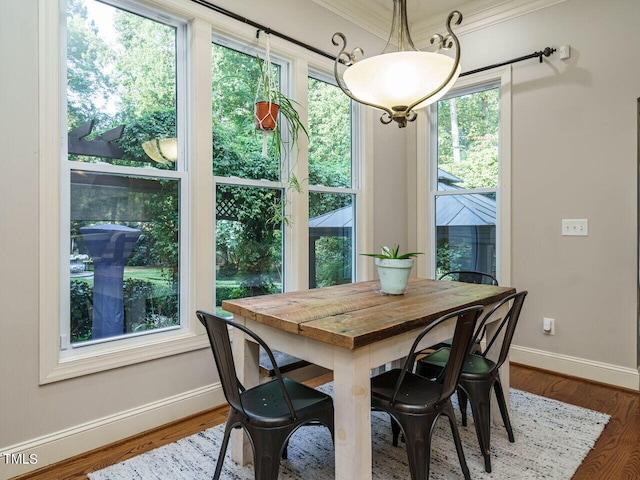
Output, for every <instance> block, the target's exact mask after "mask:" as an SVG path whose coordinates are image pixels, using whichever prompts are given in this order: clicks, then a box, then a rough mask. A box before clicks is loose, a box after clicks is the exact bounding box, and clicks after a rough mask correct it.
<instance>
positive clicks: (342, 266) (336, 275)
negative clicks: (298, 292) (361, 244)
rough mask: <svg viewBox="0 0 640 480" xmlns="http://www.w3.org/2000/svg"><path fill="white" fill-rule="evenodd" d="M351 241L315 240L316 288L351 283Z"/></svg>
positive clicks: (326, 238) (324, 238) (346, 238)
mask: <svg viewBox="0 0 640 480" xmlns="http://www.w3.org/2000/svg"><path fill="white" fill-rule="evenodd" d="M351 240H352V239H351V237H322V238H320V239H318V240H316V242H315V253H316V265H315V273H316V279H315V280H316V287H328V286H331V285H339V284H342V283H350V282H351V279H352V275H353V268H352V265H353V263H352V260H351V252H352V242H351Z"/></svg>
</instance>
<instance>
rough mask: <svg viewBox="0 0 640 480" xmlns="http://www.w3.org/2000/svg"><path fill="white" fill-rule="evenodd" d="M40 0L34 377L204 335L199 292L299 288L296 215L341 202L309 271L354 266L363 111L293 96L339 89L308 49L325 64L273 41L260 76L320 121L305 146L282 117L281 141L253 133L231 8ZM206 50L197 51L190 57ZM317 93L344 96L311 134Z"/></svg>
mask: <svg viewBox="0 0 640 480" xmlns="http://www.w3.org/2000/svg"><path fill="white" fill-rule="evenodd" d="M41 6H42V9H43V14H42V15H40V17H39V18H40V29H41V34H42V41H41V42H39V45H40V55H39V67H40V72H41V75H40V79H41V80H40V88H39V98H40V100H39V105H40V107H41V108H40V109H39V115H40V117H39V119H40V128H39V131H40V147H41V148H40V162H39V169H40V172H39V178H40V199H41V201H40V231H41V234H42V235H43V238H47V239H51V240H50V241H47V242H42V243H41V250H40V252H39V255H40V259H41V261H40V275H39V278H40V296H41V307H42V308H41V316H40V335H39V337H40V353H41V355H40V359H41V361H40V381H41V383H49V382H55V381H58V380H63V379H67V378H72V377H76V376H79V375H85V374H91V373H94V372H98V371H103V370H108V369H111V368H116V367H119V366H123V365H129V364H134V363H138V362H142V361H146V360H152V359H155V358H159V357H163V356H167V355H173V354H177V353H182V352H186V351H190V350H193V349H197V348H203V347H205V346H206V345H207V339H206V335H205V334H204V332H203V331H202V329H201V328H199V327H200V326H199V325H198V324H197V322H193V321H190V318H191V317H192V316H193V312H194V311H195V309H196V308H207V307H206V306H207V305H209V306H210V307H208V308H211V309H213V308H214V305H215V306H216V308H217V309H218V313H224V312H222V311H221V309H220V304H221V303H222V301H223V300H224V299H225V298H236V297H244V296H248V295H258V294H265V293H275V292H281V291H285V290H292V289H300V288H306V287H307V286H308V285H309V271H310V270H311V269H312V267H311V265H310V263H311V264H313V265H314V266H316V265H319V263H318V260H317V259H315V260H313V261H311V260H310V255H309V248H308V246H309V236H310V227H309V219H310V217H311V218H313V219H318V217H322V216H323V215H327V214H329V215H332V214H334V213H335V211H336V210H338V211H343V212H348V215H347V216H346V217H345V218H346V219H348V222H347V224H345V225H343V227H344V228H342V230H341V231H337V230H335V229H334V230H332V231H331V232H329V233H330V235H326V234H323V235H321V236H322V237H323V240H322V241H321V242H320V243H319V247H318V248H317V249H316V252H319V254H320V255H321V261H322V266H323V267H324V266H325V265H326V268H324V271H322V272H320V273H317V274H316V273H314V275H313V279H314V280H313V281H314V282H316V284H317V285H329V284H334V283H339V282H345V281H351V280H353V278H354V276H355V274H354V262H353V252H354V251H355V248H354V247H353V242H354V239H356V238H357V239H359V241H363V240H362V239H364V238H365V236H364V235H355V234H354V232H353V229H354V228H360V229H363V225H362V224H361V225H358V226H356V225H355V223H356V222H355V220H356V216H355V214H354V212H353V211H354V210H355V209H356V207H357V208H358V212H359V215H358V216H357V218H358V219H363V218H366V214H368V211H367V209H366V205H367V202H365V201H363V200H362V198H363V197H362V195H363V193H362V192H361V190H360V188H359V185H358V178H359V175H360V174H361V172H360V169H361V168H362V167H361V163H360V160H359V159H358V155H357V154H352V151H353V152H357V151H358V148H362V149H364V147H359V142H360V141H361V140H360V139H361V138H362V130H363V127H362V125H361V124H359V123H358V122H357V121H355V122H354V121H353V120H354V118H355V119H356V120H357V116H355V115H353V114H352V111H351V108H350V105H349V102H348V101H346V97H344V96H343V98H341V99H340V101H338V98H339V96H338V95H335V94H327V95H328V96H326V98H325V97H321V98H320V100H317V99H314V98H311V97H310V98H308V97H307V95H306V93H307V88H313V89H314V92H320V91H322V92H324V93H325V94H326V93H327V92H330V91H332V90H336V89H335V87H333V86H332V85H330V84H329V82H327V81H326V78H324V77H323V75H322V74H320V73H318V74H316V73H314V74H313V75H312V77H313V79H312V80H309V78H308V77H309V65H313V67H312V69H313V71H314V72H320V71H330V69H331V64H330V62H325V61H324V60H323V59H318V58H317V55H315V54H312V53H308V52H305V51H302V50H300V49H298V48H297V47H292V46H290V45H289V44H288V43H287V42H280V43H279V44H278V41H276V42H274V43H276V44H277V49H274V51H275V50H277V54H272V56H271V58H272V61H273V63H274V66H275V69H274V71H273V75H272V80H273V82H274V84H275V85H276V86H277V88H278V89H279V90H280V91H281V92H282V93H284V94H286V95H287V96H288V97H289V98H292V99H294V100H295V101H296V103H297V107H298V110H299V112H301V118H302V120H303V122H304V126H305V128H306V129H307V130H309V131H310V132H311V131H313V132H316V133H313V134H311V133H310V135H309V139H308V140H309V142H314V145H315V146H314V147H311V148H312V149H313V148H315V149H316V153H314V154H313V155H312V157H313V159H310V157H309V142H308V141H307V136H306V135H304V138H302V135H301V138H300V141H299V142H298V143H297V146H296V147H294V148H292V145H293V142H292V139H291V138H289V136H288V134H287V132H284V134H283V137H282V138H283V140H284V143H282V144H280V145H277V144H276V143H274V142H273V140H274V138H275V136H274V135H273V134H271V135H265V136H263V135H262V133H259V132H256V129H255V126H254V124H255V121H254V118H253V103H254V100H255V96H254V94H253V91H252V82H254V81H255V78H256V76H257V75H258V72H259V71H260V67H259V63H258V61H257V59H256V55H257V54H258V55H260V57H261V58H263V57H264V50H263V49H261V48H260V47H259V46H257V47H256V46H255V42H254V40H253V37H254V35H255V32H254V31H253V32H251V33H250V34H248V33H247V31H244V32H243V31H242V26H240V25H235V26H232V25H229V21H228V19H227V18H211V17H207V18H200V17H198V18H196V19H194V21H193V22H191V23H189V24H187V21H186V20H185V19H187V18H193V11H192V9H191V8H188V7H186V6H182V5H177V4H176V5H173V6H171V9H172V10H169V7H168V6H165V7H158V8H156V7H152V6H151V4H149V3H148V2H140V3H138V2H137V1H135V0H58V2H42V3H41ZM236 27H238V28H236ZM211 32H215V35H214V37H213V39H214V41H213V42H211V40H212V36H211ZM187 33H189V36H188V35H187ZM245 34H247V35H248V37H247V41H246V42H244V43H243V42H241V41H240V40H239V39H241V38H243V36H244V35H245ZM223 35H224V37H223ZM187 38H190V39H191V40H190V41H189V42H187ZM230 38H234V39H235V40H233V41H232V40H230ZM206 51H209V52H211V53H212V64H211V65H209V64H207V62H205V63H203V62H195V61H192V59H193V58H195V57H194V53H196V52H197V53H198V58H203V57H204V56H206V55H205V54H203V52H206ZM283 52H284V53H283ZM315 81H319V82H320V83H319V84H318V86H317V88H316V86H313V87H310V86H309V85H310V84H308V82H315ZM292 86H293V87H295V88H292ZM209 88H210V89H211V90H209ZM209 92H211V96H209V95H210V94H209ZM292 92H294V93H295V95H294V94H292ZM329 98H331V99H330V100H329ZM310 103H313V106H312V107H311V108H310V107H309V104H310ZM324 103H327V104H328V105H330V106H331V108H334V109H339V110H340V112H333V114H332V115H333V117H335V118H333V117H332V118H333V119H332V121H334V122H335V121H338V122H339V124H340V130H339V131H338V130H336V138H335V143H333V144H325V145H322V142H323V139H322V136H323V135H324V133H323V130H322V128H325V127H326V125H325V124H324V120H318V119H319V118H321V116H320V115H316V113H314V112H320V111H321V110H322V108H324V107H323V105H324ZM356 111H359V110H357V109H356ZM187 112H188V115H187ZM337 119H339V120H337ZM247 120H248V121H247ZM281 120H282V119H281ZM188 122H194V124H196V125H197V128H188V125H187V123H188ZM351 124H354V125H357V129H356V134H352V133H351ZM282 125H283V126H286V122H285V123H283V124H282ZM52 126H53V128H52ZM314 136H315V139H314ZM352 137H353V138H354V139H355V140H356V141H355V142H352V141H351V140H352ZM352 145H354V146H355V147H353V146H352ZM328 149H332V150H333V152H332V155H330V156H327V155H326V153H327V151H328ZM356 159H357V160H356ZM311 163H313V165H314V166H313V167H311V172H309V170H310V164H311ZM209 169H210V170H209ZM206 170H209V172H211V174H210V175H202V172H204V171H206ZM369 171H370V170H369ZM296 175H297V176H296ZM311 179H313V180H312V182H311V181H310V180H311ZM310 210H311V212H310ZM360 221H361V222H362V220H360ZM349 222H352V223H353V224H354V225H351V224H349ZM214 230H215V235H214ZM315 231H317V230H315ZM214 252H215V260H216V261H215V262H213V261H210V260H213V253H214ZM316 278H317V280H316ZM314 285H315V284H314Z"/></svg>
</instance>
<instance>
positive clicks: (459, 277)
mask: <svg viewBox="0 0 640 480" xmlns="http://www.w3.org/2000/svg"><path fill="white" fill-rule="evenodd" d="M438 280H450V281H454V282H464V283H477V284H482V285H494V286H498V280H497V279H496V277H494V276H493V275H490V274H488V273H484V272H476V271H475V270H456V271H451V272H446V273H443V274H442V275H440V277H438Z"/></svg>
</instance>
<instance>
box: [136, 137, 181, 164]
mask: <svg viewBox="0 0 640 480" xmlns="http://www.w3.org/2000/svg"><path fill="white" fill-rule="evenodd" d="M142 149H143V150H144V153H146V154H147V155H148V156H149V158H151V159H152V160H154V161H155V162H158V163H164V164H165V165H170V164H171V163H173V162H175V161H176V160H178V139H177V138H157V139H154V140H149V141H147V142H144V143H143V144H142Z"/></svg>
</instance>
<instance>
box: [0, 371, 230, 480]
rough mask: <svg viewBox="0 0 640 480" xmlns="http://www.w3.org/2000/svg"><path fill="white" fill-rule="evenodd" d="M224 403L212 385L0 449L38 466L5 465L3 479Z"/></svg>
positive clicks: (218, 384)
mask: <svg viewBox="0 0 640 480" xmlns="http://www.w3.org/2000/svg"><path fill="white" fill-rule="evenodd" d="M224 403H225V399H224V395H223V393H222V387H221V385H220V383H214V384H211V385H206V386H204V387H200V388H196V389H194V390H191V391H188V392H184V393H180V394H178V395H174V396H172V397H167V398H163V399H162V400H158V401H155V402H151V403H148V404H146V405H142V406H139V407H136V408H132V409H129V410H125V411H122V412H118V413H115V414H113V415H108V416H106V417H103V418H98V419H95V420H91V421H89V422H86V423H82V424H80V425H76V426H74V427H71V428H66V429H64V430H59V431H57V432H53V433H50V434H47V435H43V436H42V437H38V438H33V439H30V440H27V441H26V442H21V443H17V444H15V445H9V446H6V447H0V453H13V454H19V453H24V454H25V456H26V458H29V455H32V454H35V455H36V456H37V463H34V464H32V465H22V464H16V465H14V464H8V463H6V464H4V466H3V469H2V475H3V477H2V478H9V477H14V476H17V475H21V474H24V473H27V472H29V471H32V470H35V469H37V468H42V467H45V466H47V465H50V464H52V463H55V462H59V461H62V460H65V459H67V458H70V457H73V456H76V455H80V454H82V453H85V452H88V451H90V450H93V449H95V448H99V447H103V446H105V445H108V444H110V443H113V442H117V441H119V440H122V439H124V438H127V437H130V436H133V435H137V434H139V433H140V432H144V431H146V430H150V429H152V428H156V427H159V426H162V425H165V424H167V423H170V422H173V421H176V420H179V419H181V418H185V417H188V416H190V415H194V414H196V413H199V412H202V411H205V410H208V409H210V408H215V407H216V406H218V405H222V404H224ZM4 475H8V477H4Z"/></svg>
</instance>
